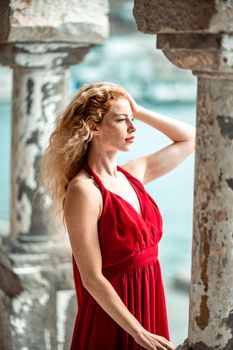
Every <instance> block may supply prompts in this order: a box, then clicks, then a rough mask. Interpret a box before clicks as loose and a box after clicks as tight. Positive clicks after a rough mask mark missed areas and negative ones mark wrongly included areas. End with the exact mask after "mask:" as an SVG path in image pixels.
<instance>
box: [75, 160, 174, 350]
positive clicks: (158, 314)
mask: <svg viewBox="0 0 233 350" xmlns="http://www.w3.org/2000/svg"><path fill="white" fill-rule="evenodd" d="M83 169H84V170H85V171H86V172H88V173H89V174H90V175H91V176H92V177H93V178H94V180H95V182H96V184H97V185H98V187H99V189H100V191H101V193H102V196H103V211H102V215H101V217H100V219H99V222H98V232H99V242H100V248H101V254H102V273H103V275H104V276H105V277H106V278H107V279H108V280H109V282H110V283H111V284H112V286H113V287H114V289H115V290H116V291H117V293H118V295H119V296H120V298H121V299H122V301H123V302H124V304H125V305H126V307H127V308H128V310H129V311H130V312H131V313H132V314H133V315H134V316H135V317H136V318H137V319H138V321H139V322H140V323H141V325H142V326H143V327H144V328H145V329H146V330H148V331H149V332H152V333H154V334H157V335H161V336H164V337H165V338H167V339H168V340H170V336H169V329H168V320H167V310H166V300H165V294H164V286H163V281H162V275H161V268H160V263H159V260H158V243H159V241H160V239H161V237H162V233H163V221H162V216H161V213H160V211H159V208H158V206H157V204H156V203H155V201H154V199H153V198H152V197H151V196H150V195H149V194H148V193H147V191H146V190H145V187H144V186H143V184H142V183H141V182H140V181H139V180H138V179H137V178H135V177H134V176H132V175H131V174H130V173H129V172H127V171H126V170H125V169H123V168H122V167H120V166H117V169H118V171H121V172H122V173H123V174H124V175H125V176H126V178H127V179H128V181H129V182H130V184H131V186H132V187H133V189H134V190H135V192H136V194H137V196H138V200H139V203H140V207H141V213H142V215H140V214H139V213H138V212H137V211H136V210H135V209H134V208H133V206H132V205H131V204H130V203H129V202H127V201H126V200H125V199H123V198H122V197H121V196H119V195H117V194H115V193H113V192H111V191H109V190H107V189H106V188H105V187H104V185H103V184H102V182H101V180H100V178H99V177H98V176H97V174H96V173H95V172H94V171H93V170H92V169H91V168H90V167H89V165H88V164H87V163H83ZM72 261H73V273H74V281H75V288H76V293H77V302H78V314H77V318H76V322H75V326H74V330H73V337H72V343H71V348H70V349H71V350H136V349H137V350H144V348H143V347H142V346H140V345H139V344H137V343H136V342H135V341H134V339H133V337H132V336H131V335H129V334H128V333H127V332H126V331H125V330H124V329H123V328H121V327H120V326H119V325H118V323H116V322H115V321H114V320H113V319H112V318H111V317H110V315H108V314H107V313H106V312H105V311H104V310H103V309H102V307H101V306H100V305H99V304H98V303H97V302H96V301H95V299H94V298H93V297H92V296H91V295H90V294H89V292H88V291H87V290H86V289H85V288H84V287H83V285H82V282H81V278H80V274H79V270H78V268H77V265H76V262H75V259H74V256H73V255H72Z"/></svg>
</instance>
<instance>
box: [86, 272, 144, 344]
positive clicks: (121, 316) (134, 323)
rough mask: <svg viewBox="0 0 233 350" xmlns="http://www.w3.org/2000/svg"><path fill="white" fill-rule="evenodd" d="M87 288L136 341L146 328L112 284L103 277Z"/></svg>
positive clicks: (89, 284) (93, 280)
mask: <svg viewBox="0 0 233 350" xmlns="http://www.w3.org/2000/svg"><path fill="white" fill-rule="evenodd" d="M85 288H86V289H87V290H88V292H89V293H90V294H91V295H92V297H93V298H94V299H95V300H96V301H97V303H98V304H99V305H100V306H101V307H102V308H103V309H104V311H105V312H107V313H108V314H109V316H111V318H112V319H113V320H114V321H115V322H117V323H118V324H119V326H120V327H122V328H123V329H124V330H125V331H126V332H127V333H129V334H130V335H131V336H132V337H133V338H134V339H135V338H137V336H138V334H140V333H142V332H143V330H144V328H143V326H142V325H141V324H140V323H139V321H138V320H137V319H136V318H135V317H134V316H133V314H132V313H131V312H130V311H129V310H128V309H127V307H126V305H125V304H124V302H123V301H122V300H121V298H120V297H119V295H118V294H117V292H116V290H115V289H114V287H113V286H112V284H111V283H110V282H109V281H108V280H107V279H106V278H105V277H104V276H103V277H102V276H101V277H100V278H96V279H92V281H91V282H89V283H87V284H86V285H85Z"/></svg>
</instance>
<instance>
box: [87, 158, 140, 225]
mask: <svg viewBox="0 0 233 350" xmlns="http://www.w3.org/2000/svg"><path fill="white" fill-rule="evenodd" d="M83 168H84V170H89V171H88V173H89V174H90V175H92V176H93V177H94V179H95V180H97V181H96V182H97V183H98V184H100V185H101V187H102V188H104V190H105V191H107V192H108V193H110V194H111V195H113V196H116V197H118V198H119V199H121V200H122V201H124V203H126V204H127V205H128V207H129V208H131V209H132V210H133V211H134V213H136V215H137V216H138V217H139V218H141V219H142V220H145V218H144V210H143V205H142V201H141V197H140V195H139V193H138V191H137V188H136V186H134V184H133V183H132V182H131V181H130V180H129V176H128V174H129V175H130V176H132V175H131V174H130V173H128V172H127V170H125V169H124V168H122V167H121V166H119V165H117V170H119V171H120V172H121V173H123V174H124V175H125V177H126V178H127V180H128V182H129V184H130V185H131V187H132V188H133V190H134V192H135V194H136V196H137V199H138V203H139V206H140V210H141V213H139V212H138V211H137V210H136V209H135V208H134V207H133V205H132V204H131V203H129V202H128V201H127V200H126V199H124V198H123V197H122V196H120V195H119V194H117V193H115V192H112V191H111V190H109V189H107V187H105V186H104V184H103V182H102V181H101V180H100V178H99V176H98V175H97V174H96V173H95V171H94V170H93V169H92V168H91V167H90V166H89V165H88V164H87V163H83Z"/></svg>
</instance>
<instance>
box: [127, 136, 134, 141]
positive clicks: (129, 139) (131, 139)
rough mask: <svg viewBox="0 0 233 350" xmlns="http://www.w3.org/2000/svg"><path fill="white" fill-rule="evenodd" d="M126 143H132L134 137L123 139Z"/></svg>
mask: <svg viewBox="0 0 233 350" xmlns="http://www.w3.org/2000/svg"><path fill="white" fill-rule="evenodd" d="M125 140H126V141H127V142H131V143H132V142H133V141H134V136H132V137H128V138H127V139H125Z"/></svg>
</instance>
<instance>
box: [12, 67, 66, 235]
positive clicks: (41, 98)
mask: <svg viewBox="0 0 233 350" xmlns="http://www.w3.org/2000/svg"><path fill="white" fill-rule="evenodd" d="M66 73H67V72H66V70H65V69H64V68H62V67H61V68H60V69H57V70H56V69H51V68H39V69H38V68H35V67H33V68H22V67H16V68H14V75H13V113H12V166H11V169H12V170H11V175H12V179H11V190H12V191H11V205H10V208H11V227H10V232H11V234H12V235H14V236H15V237H17V236H18V238H19V239H20V240H26V241H28V240H30V241H38V240H43V239H48V238H49V237H48V236H50V238H52V237H54V236H56V232H54V231H55V230H54V229H52V227H50V226H49V225H48V223H49V218H48V215H46V214H47V213H48V211H45V209H44V208H42V205H41V203H42V202H41V196H42V195H43V194H42V193H41V191H39V192H38V193H37V194H36V195H34V194H35V191H36V190H37V189H38V186H39V184H38V183H37V178H36V170H37V169H38V166H37V164H38V160H39V159H40V156H41V154H42V152H43V150H44V148H45V146H46V143H47V140H48V137H49V134H50V133H51V131H52V127H53V125H54V121H55V119H56V117H57V114H58V112H59V110H60V109H61V108H62V106H63V104H64V102H65V101H66V90H67V88H66V81H67V79H66V75H67V74H66ZM46 216H47V217H46Z"/></svg>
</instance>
